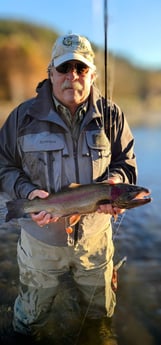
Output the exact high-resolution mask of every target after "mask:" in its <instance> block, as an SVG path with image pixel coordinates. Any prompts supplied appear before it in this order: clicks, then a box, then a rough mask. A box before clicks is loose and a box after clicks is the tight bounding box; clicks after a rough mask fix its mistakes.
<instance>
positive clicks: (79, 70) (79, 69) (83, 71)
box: [76, 63, 89, 74]
mask: <svg viewBox="0 0 161 345" xmlns="http://www.w3.org/2000/svg"><path fill="white" fill-rule="evenodd" d="M76 68H77V73H78V74H86V73H87V72H88V71H89V67H88V66H86V65H84V64H83V63H77V64H76Z"/></svg>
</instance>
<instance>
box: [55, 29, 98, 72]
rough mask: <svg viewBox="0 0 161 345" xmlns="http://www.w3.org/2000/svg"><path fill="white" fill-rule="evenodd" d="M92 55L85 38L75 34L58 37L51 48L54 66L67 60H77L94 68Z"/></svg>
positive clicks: (89, 45)
mask: <svg viewBox="0 0 161 345" xmlns="http://www.w3.org/2000/svg"><path fill="white" fill-rule="evenodd" d="M94 57H95V55H94V52H93V50H92V47H91V44H90V42H89V41H88V40H87V38H86V37H83V36H79V35H76V34H70V35H66V36H62V37H59V38H58V39H57V40H56V42H55V44H54V46H53V49H52V64H53V65H54V66H55V67H58V66H59V65H61V64H62V63H64V62H67V61H69V60H78V61H81V62H83V63H84V64H86V65H87V66H89V67H90V68H92V69H95V68H96V67H95V65H94Z"/></svg>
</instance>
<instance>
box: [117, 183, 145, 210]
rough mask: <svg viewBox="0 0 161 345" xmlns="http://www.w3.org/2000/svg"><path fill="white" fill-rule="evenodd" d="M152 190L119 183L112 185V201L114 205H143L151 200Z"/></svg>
mask: <svg viewBox="0 0 161 345" xmlns="http://www.w3.org/2000/svg"><path fill="white" fill-rule="evenodd" d="M149 196H150V191H149V189H148V188H145V187H141V186H136V185H130V184H126V183H118V184H114V185H112V190H111V199H112V200H111V203H112V206H113V207H118V208H122V209H130V208H134V207H137V206H142V205H145V204H147V203H149V202H150V201H151V198H150V197H149Z"/></svg>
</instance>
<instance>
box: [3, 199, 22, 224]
mask: <svg viewBox="0 0 161 345" xmlns="http://www.w3.org/2000/svg"><path fill="white" fill-rule="evenodd" d="M6 206H7V210H8V213H7V214H6V222H9V220H11V219H13V218H21V217H23V216H24V207H23V206H24V203H23V200H13V201H8V202H7V203H6Z"/></svg>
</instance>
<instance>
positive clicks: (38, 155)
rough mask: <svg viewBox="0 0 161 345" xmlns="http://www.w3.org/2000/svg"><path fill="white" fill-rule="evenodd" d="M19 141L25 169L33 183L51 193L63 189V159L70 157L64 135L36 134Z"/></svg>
mask: <svg viewBox="0 0 161 345" xmlns="http://www.w3.org/2000/svg"><path fill="white" fill-rule="evenodd" d="M19 140H20V147H21V155H22V164H23V169H24V171H25V173H26V174H27V175H28V176H29V177H30V179H31V180H32V182H33V183H35V184H37V185H38V186H40V187H41V188H42V189H45V190H48V191H49V192H50V191H53V190H56V191H57V190H58V189H59V188H61V183H62V181H61V176H62V158H63V156H68V149H67V146H66V144H65V141H64V137H63V135H62V134H51V133H48V132H43V133H39V134H35V133H34V134H28V135H26V136H24V137H21V138H20V139H19Z"/></svg>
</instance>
